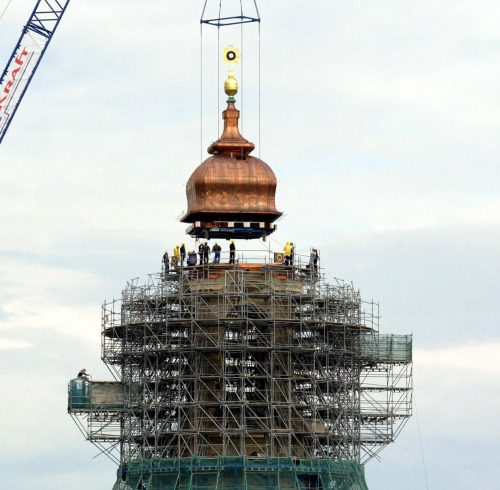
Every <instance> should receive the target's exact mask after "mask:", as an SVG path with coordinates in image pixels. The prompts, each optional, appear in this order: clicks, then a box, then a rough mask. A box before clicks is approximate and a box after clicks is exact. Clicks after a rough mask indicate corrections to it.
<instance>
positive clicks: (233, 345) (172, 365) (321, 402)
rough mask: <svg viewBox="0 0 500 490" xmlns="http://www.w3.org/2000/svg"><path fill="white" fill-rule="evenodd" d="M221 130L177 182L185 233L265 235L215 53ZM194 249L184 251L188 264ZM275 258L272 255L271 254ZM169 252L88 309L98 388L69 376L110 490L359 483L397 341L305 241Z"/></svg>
mask: <svg viewBox="0 0 500 490" xmlns="http://www.w3.org/2000/svg"><path fill="white" fill-rule="evenodd" d="M224 56H225V57H226V59H227V60H228V61H229V62H230V71H229V76H228V79H227V80H226V83H225V91H226V94H227V95H228V97H229V98H228V102H227V104H228V105H227V109H226V110H225V111H224V113H223V119H224V130H223V133H222V135H221V137H220V138H219V139H218V140H217V141H216V142H215V143H212V145H211V146H210V148H209V150H208V151H209V153H210V154H211V156H210V157H209V158H208V159H207V160H205V162H203V163H202V164H201V165H200V166H199V167H198V168H197V169H195V171H194V173H193V175H192V176H191V178H190V179H189V181H188V185H187V188H186V192H187V200H188V211H187V212H186V214H185V215H184V216H183V217H182V218H181V220H182V221H183V222H185V223H188V224H189V228H188V229H187V234H188V235H190V236H191V237H192V238H193V239H195V240H198V239H202V240H204V241H205V242H208V241H210V243H213V242H212V241H213V240H216V239H221V240H224V239H232V240H237V241H238V242H237V243H238V244H240V243H245V242H242V241H241V240H243V239H246V240H248V239H257V240H260V239H262V238H265V237H267V236H268V235H269V234H271V233H273V232H274V231H275V230H276V224H275V221H276V219H277V218H279V217H280V216H281V212H279V211H278V210H277V209H276V205H275V192H276V185H277V182H276V177H275V175H274V173H273V171H272V170H271V168H270V167H269V165H267V164H266V163H265V162H263V161H262V160H260V159H259V158H256V157H253V156H251V155H250V153H251V152H252V150H253V149H254V145H253V144H252V143H250V142H249V141H247V140H245V139H244V138H243V137H242V136H241V134H240V131H239V129H238V118H239V111H238V110H237V109H236V100H235V98H234V96H235V95H236V94H237V91H238V86H237V82H236V80H235V77H234V71H233V63H235V62H237V60H238V56H239V53H238V52H237V50H236V49H235V48H232V47H229V48H227V49H226V50H225V51H224ZM193 255H194V257H193ZM283 255H285V256H283ZM197 262H198V261H197V256H196V254H189V253H188V254H187V256H186V257H184V256H181V257H180V260H179V258H176V259H175V260H174V261H173V262H172V265H170V264H169V266H168V267H166V269H165V270H163V271H162V272H160V273H157V274H152V275H150V276H149V279H148V280H147V281H145V282H143V283H140V282H139V281H138V280H133V281H130V282H128V283H127V285H126V287H125V288H124V290H123V291H122V295H121V298H120V299H118V300H113V301H111V302H105V303H104V304H103V307H102V359H103V361H104V362H105V363H106V364H107V366H108V367H109V368H110V370H111V372H112V373H113V375H114V378H115V379H114V380H113V381H109V382H107V381H93V380H90V379H87V378H86V376H82V377H79V378H76V379H74V380H71V381H70V383H69V402H68V411H69V413H70V414H71V416H72V417H73V418H74V419H75V421H76V422H77V424H78V425H79V427H80V428H81V430H82V432H83V433H84V434H85V436H86V438H87V439H88V440H89V441H91V442H92V443H93V444H95V445H96V446H97V447H99V448H100V450H101V451H102V452H103V453H104V454H106V455H107V456H109V457H110V458H112V459H114V460H115V461H116V463H117V466H118V470H117V476H116V483H115V486H114V487H113V489H114V490H118V489H127V490H139V489H148V490H150V489H154V490H167V489H172V490H175V489H193V490H202V489H203V490H208V489H232V490H236V489H252V490H253V489H254V490H258V489H259V490H260V489H262V490H264V489H267V490H271V489H287V490H291V489H327V488H330V489H343V490H362V489H367V488H368V487H367V484H366V481H365V476H364V463H366V462H367V461H368V460H370V459H371V458H373V457H374V456H376V455H377V454H378V453H379V451H380V450H381V449H383V448H384V447H385V446H386V445H387V444H389V443H391V442H393V441H394V439H395V437H396V436H397V434H398V433H399V431H400V430H401V428H402V427H403V426H404V424H405V422H406V421H407V420H408V418H409V416H410V415H411V410H412V396H411V395H412V339H411V336H409V335H403V336H401V335H390V334H382V333H380V332H379V314H378V304H376V303H374V302H373V301H370V302H365V301H363V300H362V299H361V296H360V293H359V291H358V290H356V289H355V288H354V286H353V285H352V284H350V283H345V282H343V281H339V280H335V281H334V282H333V283H328V282H327V281H326V279H325V276H324V271H323V269H322V268H321V263H320V260H319V254H318V252H317V251H316V250H312V251H308V253H307V254H305V255H302V254H300V253H299V252H298V251H293V249H292V251H291V253H290V252H287V251H286V250H285V253H284V254H283V253H282V251H281V250H279V251H276V252H275V251H273V250H271V248H269V249H268V250H267V251H264V252H262V253H260V254H256V253H254V252H248V253H247V252H245V251H242V250H240V247H239V246H238V249H237V250H236V252H233V255H232V257H231V256H229V257H225V256H224V254H223V256H222V260H220V261H213V262H209V261H204V260H202V258H201V256H200V263H197Z"/></svg>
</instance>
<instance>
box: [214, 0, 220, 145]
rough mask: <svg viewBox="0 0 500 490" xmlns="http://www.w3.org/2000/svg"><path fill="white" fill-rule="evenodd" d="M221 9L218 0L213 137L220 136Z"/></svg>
mask: <svg viewBox="0 0 500 490" xmlns="http://www.w3.org/2000/svg"><path fill="white" fill-rule="evenodd" d="M221 10H222V0H219V22H218V24H219V25H218V26H217V134H216V135H215V139H217V138H219V137H220V116H219V113H220V59H221V52H220V13H221Z"/></svg>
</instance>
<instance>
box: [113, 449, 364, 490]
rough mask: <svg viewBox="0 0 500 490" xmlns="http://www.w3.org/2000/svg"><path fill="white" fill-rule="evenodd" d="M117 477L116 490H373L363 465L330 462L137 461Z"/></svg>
mask: <svg viewBox="0 0 500 490" xmlns="http://www.w3.org/2000/svg"><path fill="white" fill-rule="evenodd" d="M117 476H118V478H117V482H116V483H115V486H114V487H113V490H120V489H122V490H138V489H139V490H142V489H144V490H146V489H147V490H176V489H186V490H187V489H189V490H217V489H224V490H243V489H245V490H275V489H282V490H292V489H302V490H308V489H309V490H313V489H314V490H319V489H334V490H368V487H367V485H366V481H365V476H364V471H363V467H362V466H361V465H359V464H357V463H355V462H351V461H333V460H328V459H303V460H292V459H291V458H268V459H245V458H242V457H232V458H229V457H218V458H202V457H192V458H180V459H176V458H171V459H150V460H136V461H132V462H131V463H130V464H129V465H127V466H126V468H125V470H124V469H123V468H120V469H119V470H118V473H117Z"/></svg>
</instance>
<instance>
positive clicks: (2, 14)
mask: <svg viewBox="0 0 500 490" xmlns="http://www.w3.org/2000/svg"><path fill="white" fill-rule="evenodd" d="M11 2H12V0H9V1H8V2H7V5H6V6H5V8H4V9H3V12H2V13H1V14H0V20H2V17H3V16H4V14H5V12H7V9H8V8H9V5H10V3H11Z"/></svg>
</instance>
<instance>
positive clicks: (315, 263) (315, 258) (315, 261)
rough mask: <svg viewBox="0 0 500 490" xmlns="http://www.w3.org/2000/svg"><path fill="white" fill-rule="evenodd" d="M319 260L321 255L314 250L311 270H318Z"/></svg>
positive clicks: (310, 264) (310, 263)
mask: <svg viewBox="0 0 500 490" xmlns="http://www.w3.org/2000/svg"><path fill="white" fill-rule="evenodd" d="M318 259H319V254H318V250H317V249H315V248H313V249H312V252H311V258H310V259H309V268H310V269H312V268H314V269H317V268H318Z"/></svg>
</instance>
